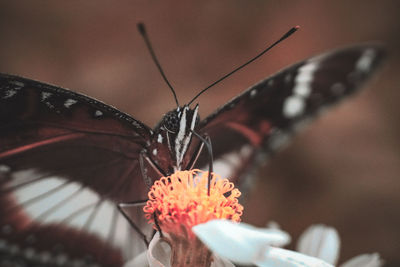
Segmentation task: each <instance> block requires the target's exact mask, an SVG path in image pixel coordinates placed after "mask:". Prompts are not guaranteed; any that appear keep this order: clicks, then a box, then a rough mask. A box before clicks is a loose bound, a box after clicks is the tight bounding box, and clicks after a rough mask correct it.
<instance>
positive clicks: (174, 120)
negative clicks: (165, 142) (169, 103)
mask: <svg viewBox="0 0 400 267" xmlns="http://www.w3.org/2000/svg"><path fill="white" fill-rule="evenodd" d="M163 125H164V128H165V129H166V130H167V131H169V132H172V133H176V132H177V131H178V129H179V117H178V113H176V112H169V113H167V114H166V115H165V117H164V121H163Z"/></svg>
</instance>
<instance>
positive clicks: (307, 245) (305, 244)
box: [297, 224, 383, 267]
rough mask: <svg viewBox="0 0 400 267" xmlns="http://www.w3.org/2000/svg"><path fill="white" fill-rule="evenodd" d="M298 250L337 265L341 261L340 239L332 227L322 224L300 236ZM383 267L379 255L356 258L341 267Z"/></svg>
mask: <svg viewBox="0 0 400 267" xmlns="http://www.w3.org/2000/svg"><path fill="white" fill-rule="evenodd" d="M297 250H298V251H299V252H301V253H304V254H306V255H310V256H313V257H317V258H320V259H323V260H325V261H327V262H329V263H331V264H333V265H335V264H336V263H337V261H338V259H339V250H340V238H339V235H338V233H337V231H336V230H335V229H334V228H332V227H328V226H325V225H321V224H317V225H312V226H310V227H309V228H307V229H306V230H305V231H304V233H303V234H302V235H301V236H300V238H299V241H298V243H297ZM381 265H383V261H382V259H381V258H380V257H379V254H378V253H372V254H362V255H359V256H356V257H354V258H352V259H350V260H348V261H346V262H345V263H343V264H341V265H340V267H379V266H381Z"/></svg>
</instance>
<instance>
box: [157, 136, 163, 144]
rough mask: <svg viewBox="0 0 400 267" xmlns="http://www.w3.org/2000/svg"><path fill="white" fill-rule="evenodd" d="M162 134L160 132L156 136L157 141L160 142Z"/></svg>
mask: <svg viewBox="0 0 400 267" xmlns="http://www.w3.org/2000/svg"><path fill="white" fill-rule="evenodd" d="M162 139H163V138H162V135H161V134H158V136H157V142H158V143H160V144H162Z"/></svg>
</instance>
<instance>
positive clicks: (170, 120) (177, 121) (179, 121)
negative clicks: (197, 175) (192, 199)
mask: <svg viewBox="0 0 400 267" xmlns="http://www.w3.org/2000/svg"><path fill="white" fill-rule="evenodd" d="M199 121H200V119H199V115H198V105H196V106H195V107H194V108H193V109H191V108H190V107H189V106H187V105H185V106H183V107H178V108H177V109H174V110H171V111H170V112H168V113H166V114H165V115H164V117H163V118H162V119H161V121H160V122H159V123H158V124H157V126H156V127H155V128H154V134H153V139H152V142H151V144H150V146H149V149H148V153H149V157H150V158H151V159H152V160H153V161H154V162H155V163H156V164H157V165H158V166H159V167H160V168H161V169H162V170H163V171H164V172H165V173H166V174H171V173H173V172H175V171H176V170H183V169H185V168H186V166H187V164H188V161H190V159H189V158H188V157H186V155H187V152H188V151H189V150H190V148H191V147H192V146H191V143H192V135H193V134H192V131H193V130H194V129H195V127H196V125H197V124H198V123H199Z"/></svg>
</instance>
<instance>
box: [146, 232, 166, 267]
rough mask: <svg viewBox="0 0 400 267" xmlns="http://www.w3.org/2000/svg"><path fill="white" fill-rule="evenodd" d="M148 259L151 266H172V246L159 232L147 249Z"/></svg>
mask: <svg viewBox="0 0 400 267" xmlns="http://www.w3.org/2000/svg"><path fill="white" fill-rule="evenodd" d="M147 260H148V261H149V266H150V267H170V266H171V247H170V245H169V244H168V243H167V242H165V241H164V240H163V239H161V238H160V234H159V233H158V232H157V233H156V234H155V235H154V237H153V239H152V240H151V242H150V244H149V248H148V250H147Z"/></svg>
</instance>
